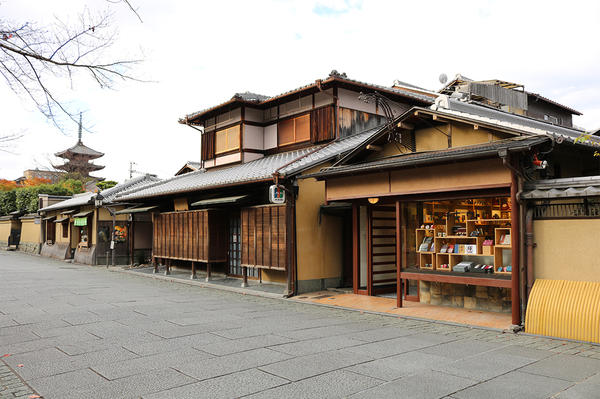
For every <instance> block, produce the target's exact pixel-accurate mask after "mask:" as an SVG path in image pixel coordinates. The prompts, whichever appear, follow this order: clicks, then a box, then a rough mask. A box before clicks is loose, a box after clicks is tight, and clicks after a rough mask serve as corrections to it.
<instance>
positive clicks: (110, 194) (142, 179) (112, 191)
mask: <svg viewBox="0 0 600 399" xmlns="http://www.w3.org/2000/svg"><path fill="white" fill-rule="evenodd" d="M159 180H160V179H159V178H158V177H156V176H153V175H141V176H136V177H134V178H132V179H129V180H125V181H124V182H123V183H120V184H117V185H116V186H114V187H111V188H108V189H106V190H103V191H101V192H100V194H101V195H102V197H104V202H105V203H110V202H112V201H114V200H115V198H116V195H117V194H118V193H121V192H125V191H127V192H134V191H135V190H139V189H141V188H142V187H145V186H146V185H148V184H151V183H154V182H157V181H159ZM96 195H97V193H92V192H87V193H82V194H75V195H74V196H73V198H69V199H67V200H64V201H61V202H57V203H56V204H52V205H50V206H47V207H45V208H42V209H40V212H47V211H53V210H58V209H65V208H75V207H79V206H84V205H90V204H93V203H94V200H95V199H96Z"/></svg>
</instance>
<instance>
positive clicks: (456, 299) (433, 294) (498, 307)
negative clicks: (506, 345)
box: [419, 281, 511, 313]
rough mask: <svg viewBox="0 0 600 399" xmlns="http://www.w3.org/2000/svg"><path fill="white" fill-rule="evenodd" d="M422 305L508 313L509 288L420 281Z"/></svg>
mask: <svg viewBox="0 0 600 399" xmlns="http://www.w3.org/2000/svg"><path fill="white" fill-rule="evenodd" d="M419 297H420V301H421V302H422V303H428V304H430V305H443V306H454V307H458V308H465V309H475V310H485V311H490V312H505V313H510V311H511V301H510V288H498V287H481V286H474V285H464V284H450V283H437V282H429V281H420V285H419Z"/></svg>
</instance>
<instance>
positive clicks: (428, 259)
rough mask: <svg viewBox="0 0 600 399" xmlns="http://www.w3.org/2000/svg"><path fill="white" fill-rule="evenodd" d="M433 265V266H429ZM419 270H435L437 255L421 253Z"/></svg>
mask: <svg viewBox="0 0 600 399" xmlns="http://www.w3.org/2000/svg"><path fill="white" fill-rule="evenodd" d="M427 265H431V266H427ZM419 269H424V270H434V269H435V255H434V253H433V252H430V253H422V252H421V253H419Z"/></svg>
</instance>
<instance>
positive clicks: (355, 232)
mask: <svg viewBox="0 0 600 399" xmlns="http://www.w3.org/2000/svg"><path fill="white" fill-rule="evenodd" d="M358 221H359V217H358V204H357V203H356V202H353V203H352V290H353V291H354V293H355V294H358V287H359V284H358V283H359V281H358V279H359V278H360V273H359V270H358V268H359V262H360V259H359V248H360V246H359V229H358Z"/></svg>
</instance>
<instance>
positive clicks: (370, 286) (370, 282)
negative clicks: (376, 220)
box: [367, 206, 373, 296]
mask: <svg viewBox="0 0 600 399" xmlns="http://www.w3.org/2000/svg"><path fill="white" fill-rule="evenodd" d="M367 295H369V296H371V295H373V209H372V208H371V207H370V206H368V207H367Z"/></svg>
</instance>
